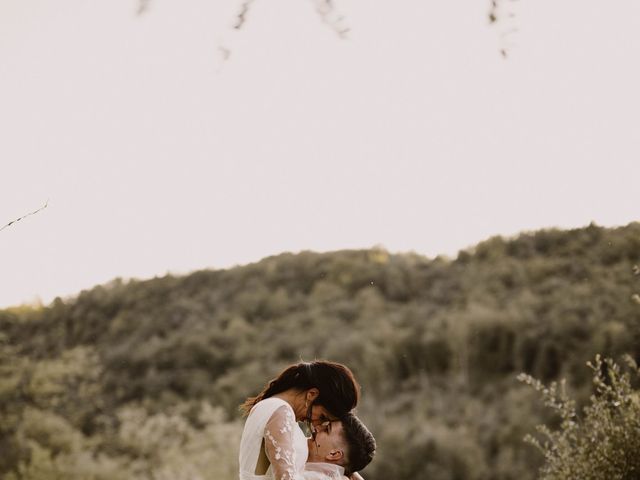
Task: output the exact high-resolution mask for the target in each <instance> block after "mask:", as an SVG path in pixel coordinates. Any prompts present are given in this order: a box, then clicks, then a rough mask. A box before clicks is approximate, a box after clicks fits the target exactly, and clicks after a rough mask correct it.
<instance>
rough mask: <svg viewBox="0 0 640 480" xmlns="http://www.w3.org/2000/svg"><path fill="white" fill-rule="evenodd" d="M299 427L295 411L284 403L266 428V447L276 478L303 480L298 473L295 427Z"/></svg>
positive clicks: (280, 479)
mask: <svg viewBox="0 0 640 480" xmlns="http://www.w3.org/2000/svg"><path fill="white" fill-rule="evenodd" d="M294 428H298V426H297V424H296V419H295V417H294V416H293V412H292V411H291V409H290V408H289V407H287V406H286V405H283V406H282V407H280V408H278V409H277V410H276V411H275V412H274V413H273V415H271V418H270V419H269V421H268V422H267V425H266V426H265V429H264V447H265V453H266V454H267V458H268V459H269V462H271V469H272V470H273V475H274V478H275V480H303V478H302V476H301V475H299V474H297V473H296V450H295V447H294V445H293V429H294Z"/></svg>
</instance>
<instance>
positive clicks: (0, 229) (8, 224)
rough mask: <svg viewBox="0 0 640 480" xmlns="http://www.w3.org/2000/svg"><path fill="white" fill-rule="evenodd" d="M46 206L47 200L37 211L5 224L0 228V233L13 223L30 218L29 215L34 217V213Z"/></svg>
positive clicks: (47, 204)
mask: <svg viewBox="0 0 640 480" xmlns="http://www.w3.org/2000/svg"><path fill="white" fill-rule="evenodd" d="M48 206H49V200H47V201H46V202H45V204H44V205H43V206H41V207H40V208H39V209H37V210H34V211H33V212H30V213H27V214H26V215H23V216H21V217H20V218H16V219H15V220H12V221H10V222H9V223H7V224H6V225H5V226H4V227H2V228H0V232H1V231H2V230H4V229H5V228H7V227H10V226H11V225H13V224H14V223H17V222H19V221H20V220H22V219H24V218H27V217H30V216H31V215H35V214H36V213H38V212H40V211H42V210H44V209H45V208H47V207H48Z"/></svg>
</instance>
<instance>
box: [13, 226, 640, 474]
mask: <svg viewBox="0 0 640 480" xmlns="http://www.w3.org/2000/svg"><path fill="white" fill-rule="evenodd" d="M639 258H640V224H630V225H628V226H627V227H624V228H619V229H605V228H601V227H598V226H595V225H590V226H589V227H587V228H584V229H577V230H571V231H559V230H545V231H539V232H534V233H526V234H522V235H520V236H519V237H517V238H513V239H504V238H501V237H495V238H492V239H489V240H487V241H485V242H483V243H481V244H479V245H477V246H476V247H474V248H472V249H469V250H468V251H464V252H461V253H460V254H459V255H458V257H457V258H456V259H453V260H449V259H444V258H435V259H427V258H424V257H422V256H419V255H415V254H390V253H388V252H386V251H384V250H383V249H371V250H363V251H339V252H332V253H323V254H318V253H311V252H303V253H300V254H296V255H294V254H282V255H279V256H276V257H270V258H266V259H264V260H262V261H260V262H258V263H255V264H251V265H247V266H243V267H237V268H233V269H229V270H216V271H200V272H196V273H193V274H191V275H188V276H184V277H174V276H166V277H163V278H155V279H152V280H148V281H130V282H123V281H119V280H116V281H114V282H112V283H110V284H108V285H103V286H97V287H95V288H93V289H91V290H88V291H84V292H82V293H81V294H79V295H78V296H77V297H76V298H73V299H68V300H61V299H56V300H55V301H54V302H53V303H52V304H51V305H49V306H46V307H38V308H35V307H34V308H31V307H21V308H15V309H7V310H4V311H0V373H1V374H2V375H0V416H1V419H0V420H1V421H0V430H1V431H0V451H2V455H0V478H4V479H5V480H14V479H40V478H42V479H55V478H61V479H62V478H65V479H85V478H86V479H103V478H104V479H107V478H109V479H114V478H115V479H118V478H123V479H124V478H127V479H136V478H139V479H164V478H171V479H180V478H185V479H187V478H189V479H196V478H202V479H215V480H232V479H235V478H236V474H235V471H236V453H235V452H236V448H237V440H238V437H239V433H240V431H241V427H242V421H241V419H240V417H239V414H238V413H237V405H238V404H239V403H240V402H241V401H242V400H243V399H244V398H245V397H246V396H248V395H250V394H255V393H256V392H257V391H258V390H259V389H260V388H261V386H262V385H263V384H264V382H265V381H266V380H267V379H269V378H271V377H272V376H273V375H275V374H276V373H277V372H278V371H279V370H280V369H281V368H282V367H283V366H285V365H286V364H288V363H290V362H294V361H298V360H299V359H301V358H302V359H305V360H308V359H313V358H330V359H333V360H337V361H341V362H344V363H346V364H348V365H349V366H351V367H352V369H353V370H354V372H355V373H356V375H357V376H358V378H359V380H360V382H361V383H362V386H363V400H362V403H361V406H360V407H359V414H360V416H361V417H362V418H363V420H364V421H365V422H366V423H367V424H368V425H369V426H370V428H371V430H372V431H373V432H374V434H375V435H376V438H377V440H378V446H379V453H378V455H377V457H376V459H375V460H374V462H373V463H372V464H371V466H370V467H369V468H367V470H366V471H365V474H366V475H365V476H366V478H367V480H390V479H397V480H401V479H409V478H414V479H415V478H428V479H430V480H484V479H487V480H488V479H492V480H512V479H518V480H529V479H534V478H536V476H537V472H538V469H539V467H540V466H541V465H542V461H543V459H544V458H543V456H541V455H538V454H537V453H536V452H535V449H534V448H533V447H531V446H530V445H528V444H526V443H525V442H523V441H522V439H523V437H524V436H525V434H526V433H528V432H532V431H534V429H535V425H536V424H539V423H543V422H548V421H553V417H552V416H551V414H550V412H548V411H547V410H546V409H544V408H543V407H542V406H541V405H539V404H538V402H537V399H536V394H535V392H534V391H532V389H530V388H527V386H526V385H522V384H521V383H520V382H518V381H517V380H516V376H517V374H518V373H520V372H525V373H527V374H530V375H533V376H534V377H536V378H540V379H541V380H543V381H545V382H548V381H552V380H554V379H557V378H561V377H567V378H569V379H570V380H571V384H570V385H569V387H570V388H571V389H572V391H573V392H574V394H575V396H576V398H577V400H578V402H579V403H580V402H587V401H588V397H589V395H590V393H591V383H590V376H589V372H588V370H587V369H585V368H584V364H585V362H586V361H588V360H589V359H592V358H594V356H595V355H596V354H597V353H601V354H603V355H606V356H608V357H612V358H618V357H619V356H620V355H622V354H625V353H628V354H629V355H631V356H632V357H633V358H635V359H636V360H637V359H639V358H640V321H639V320H640V309H639V308H638V306H637V305H636V304H635V303H634V302H633V301H632V299H631V297H632V295H633V293H635V292H637V291H638V290H640V288H638V284H637V283H634V282H638V277H637V276H634V275H633V274H632V268H633V266H634V265H635V264H637V263H639Z"/></svg>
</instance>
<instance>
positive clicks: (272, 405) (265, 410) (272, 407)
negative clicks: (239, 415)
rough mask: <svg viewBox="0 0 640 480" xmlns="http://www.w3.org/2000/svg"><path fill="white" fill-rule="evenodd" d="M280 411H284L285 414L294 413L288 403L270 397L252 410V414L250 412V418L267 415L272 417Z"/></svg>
mask: <svg viewBox="0 0 640 480" xmlns="http://www.w3.org/2000/svg"><path fill="white" fill-rule="evenodd" d="M283 407H284V408H283ZM280 409H282V410H283V412H287V413H288V411H289V410H290V411H291V412H293V409H292V408H291V405H289V404H288V403H287V402H286V401H284V400H282V399H281V398H277V397H269V398H265V399H264V400H260V401H259V402H258V403H256V404H255V405H254V406H253V408H252V409H251V412H249V416H250V417H251V416H254V417H255V416H264V415H266V416H267V417H270V416H271V415H273V414H274V413H275V412H276V411H278V410H280Z"/></svg>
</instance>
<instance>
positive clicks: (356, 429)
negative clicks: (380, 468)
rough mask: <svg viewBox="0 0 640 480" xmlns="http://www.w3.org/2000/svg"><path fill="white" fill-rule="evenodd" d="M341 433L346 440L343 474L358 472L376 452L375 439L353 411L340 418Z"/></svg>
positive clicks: (348, 474) (369, 461)
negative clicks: (345, 459) (345, 461)
mask: <svg viewBox="0 0 640 480" xmlns="http://www.w3.org/2000/svg"><path fill="white" fill-rule="evenodd" d="M340 422H341V423H342V434H343V436H344V438H345V440H346V442H347V448H348V452H347V463H346V465H343V467H344V470H345V475H346V476H350V475H351V474H352V473H353V472H359V471H360V470H362V469H363V468H364V467H366V466H367V465H369V463H371V460H373V456H374V455H375V453H376V439H375V438H373V435H372V434H371V432H370V431H369V430H368V429H367V427H365V425H364V423H362V422H361V421H360V419H359V418H358V417H356V416H355V415H354V414H353V413H347V414H346V415H344V416H342V417H341V418H340Z"/></svg>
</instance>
